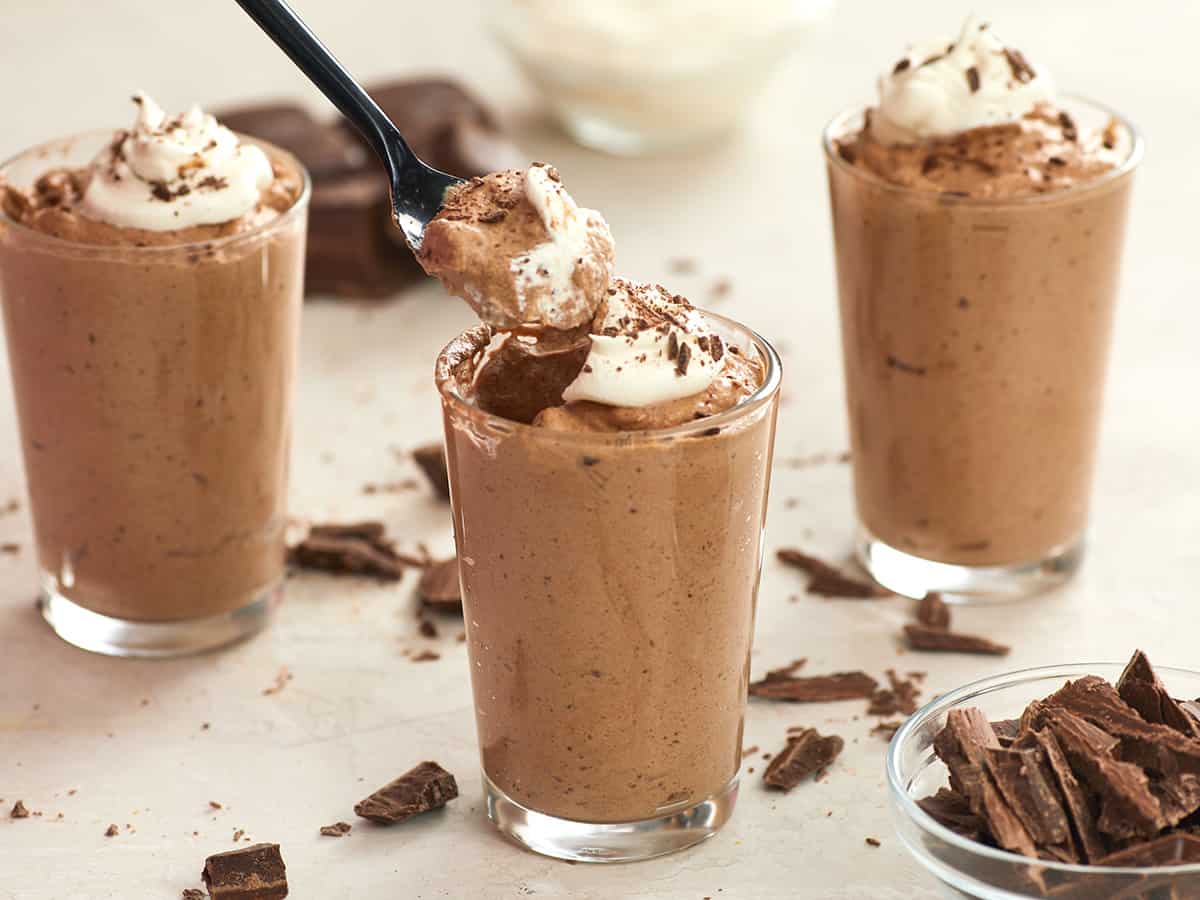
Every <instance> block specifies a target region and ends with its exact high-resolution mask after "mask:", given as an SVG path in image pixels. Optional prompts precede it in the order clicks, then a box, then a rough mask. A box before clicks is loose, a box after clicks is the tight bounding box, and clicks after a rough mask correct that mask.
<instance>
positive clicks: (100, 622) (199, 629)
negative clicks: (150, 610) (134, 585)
mask: <svg viewBox="0 0 1200 900" xmlns="http://www.w3.org/2000/svg"><path fill="white" fill-rule="evenodd" d="M282 602H283V583H282V582H280V583H278V584H275V585H273V586H271V587H270V588H268V589H267V590H265V591H263V592H262V593H261V594H259V596H258V598H257V599H256V600H254V601H253V602H252V603H248V604H246V605H245V606H242V607H239V608H238V609H234V610H230V611H229V612H224V613H219V614H217V615H215V616H206V617H204V618H202V619H182V620H180V621H177V622H133V621H129V620H126V619H116V618H113V617H111V616H105V615H101V614H100V613H96V612H92V611H91V610H89V609H84V608H83V607H82V606H80V605H79V604H77V603H75V602H74V601H72V600H68V599H67V598H66V597H65V596H63V595H62V594H61V593H59V592H58V590H57V589H56V588H55V587H54V586H53V579H48V580H47V585H46V587H44V588H43V590H42V595H41V597H40V599H39V601H38V603H39V606H40V607H41V610H42V617H43V618H45V620H46V621H47V622H49V623H50V627H51V628H53V629H54V632H55V634H57V635H58V636H59V637H60V638H62V639H63V640H64V641H66V642H67V643H69V644H74V645H75V646H76V647H79V648H80V649H82V650H90V651H91V652H93V653H102V654H104V655H106V656H128V657H143V658H147V657H148V658H165V657H172V656H187V655H188V654H191V653H200V652H202V651H204V650H212V649H214V648H216V647H222V646H224V645H226V644H231V643H233V642H234V641H239V640H241V639H243V638H246V637H249V636H250V635H252V634H254V633H255V632H257V631H260V630H262V628H263V627H265V626H266V624H267V623H268V622H269V621H270V619H271V615H272V614H273V613H274V611H275V610H276V608H278V606H279V604H280V603H282Z"/></svg>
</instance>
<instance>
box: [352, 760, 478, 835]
mask: <svg viewBox="0 0 1200 900" xmlns="http://www.w3.org/2000/svg"><path fill="white" fill-rule="evenodd" d="M457 796H458V784H457V782H455V780H454V776H453V775H451V774H450V773H449V772H447V771H446V770H445V769H443V768H442V767H441V766H439V765H438V764H437V763H435V762H428V761H427V762H423V763H421V764H419V765H417V766H415V767H413V768H412V769H409V770H408V771H407V772H405V773H404V774H403V775H401V776H400V777H399V778H397V779H396V780H395V781H392V782H389V783H388V784H386V785H384V786H383V787H381V788H380V789H379V790H377V791H376V792H375V793H373V794H372V795H371V796H369V797H368V798H367V799H366V800H363V801H362V802H361V803H356V804H355V805H354V811H355V812H356V813H357V814H358V815H360V816H362V817H363V818H364V819H370V820H371V821H372V822H379V823H380V824H382V825H391V824H394V823H396V822H403V821H404V820H405V819H411V818H412V817H413V816H415V815H419V814H420V813H423V812H429V811H430V810H432V809H438V808H439V807H442V806H445V805H446V803H447V802H449V801H450V800H453V799H454V798H455V797H457Z"/></svg>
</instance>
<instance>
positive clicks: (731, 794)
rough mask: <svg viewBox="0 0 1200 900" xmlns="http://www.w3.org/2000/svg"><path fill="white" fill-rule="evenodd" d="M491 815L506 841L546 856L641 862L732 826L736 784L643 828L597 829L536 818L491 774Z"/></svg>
mask: <svg viewBox="0 0 1200 900" xmlns="http://www.w3.org/2000/svg"><path fill="white" fill-rule="evenodd" d="M483 791H484V796H485V798H486V800H487V814H488V818H489V819H491V820H492V823H493V824H494V825H495V826H496V827H497V828H498V829H499V830H500V833H501V834H503V835H504V836H505V837H507V838H509V839H511V840H513V841H516V842H517V843H518V844H521V845H523V846H525V847H528V848H529V849H530V850H532V851H533V852H535V853H541V854H542V855H543V856H553V857H555V858H556V859H569V860H573V861H576V862H602V863H605V862H607V863H613V862H636V861H637V860H642V859H653V858H654V857H656V856H664V855H666V854H668V853H674V852H676V851H677V850H683V849H685V848H687V847H691V846H694V845H695V844H698V843H700V842H701V841H704V840H707V839H708V838H710V837H712V836H713V835H714V834H716V833H717V832H718V831H719V830H720V828H721V826H722V825H724V824H725V823H726V822H727V821H729V817H730V816H731V815H732V814H733V807H734V804H735V803H736V802H737V793H738V782H737V779H736V778H734V779H733V780H732V781H730V782H729V784H728V785H727V786H726V787H725V788H724V789H723V790H722V791H721V792H720V793H719V794H715V795H714V796H712V797H709V798H708V799H706V800H701V801H700V802H699V803H693V804H692V805H690V806H686V807H683V808H681V809H676V810H674V811H671V812H667V813H665V814H664V815H662V816H659V817H657V818H653V819H642V820H640V821H637V822H605V823H603V824H593V823H590V822H576V821H574V820H572V819H560V818H557V817H556V816H548V815H545V814H544V813H539V812H534V811H533V810H531V809H527V808H525V807H524V806H522V805H521V804H520V803H518V802H517V801H516V800H513V799H512V798H511V797H509V796H508V795H507V794H505V793H504V791H502V790H500V788H498V787H496V785H495V784H493V783H492V781H491V779H489V778H488V777H487V775H486V774H484V775H483Z"/></svg>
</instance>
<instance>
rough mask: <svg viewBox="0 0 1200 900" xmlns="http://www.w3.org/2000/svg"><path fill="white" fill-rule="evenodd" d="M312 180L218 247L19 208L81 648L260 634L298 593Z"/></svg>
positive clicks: (16, 321)
mask: <svg viewBox="0 0 1200 900" xmlns="http://www.w3.org/2000/svg"><path fill="white" fill-rule="evenodd" d="M111 140H112V132H110V131H105V132H103V133H93V134H86V135H81V136H78V137H73V138H68V139H65V140H61V141H56V142H53V143H49V144H45V145H43V146H40V147H36V148H34V149H32V150H29V151H27V152H26V153H23V154H21V155H20V156H18V157H16V158H15V159H13V160H10V161H9V162H8V163H5V164H4V165H3V167H0V175H2V176H3V178H4V179H6V180H7V181H8V182H9V183H11V184H14V185H16V186H18V187H26V186H29V185H32V184H33V182H34V181H36V180H37V178H39V177H40V176H41V175H43V174H44V173H46V172H47V171H50V170H53V169H59V168H79V167H83V166H86V165H87V163H88V162H89V161H90V160H91V159H92V158H93V157H94V156H95V154H96V153H97V152H98V151H99V149H100V148H101V147H103V146H104V145H105V143H107V142H109V141H111ZM263 148H264V149H265V150H266V151H267V153H268V155H270V156H271V157H272V158H274V159H277V160H280V161H282V162H285V163H286V164H287V165H290V166H294V167H295V169H296V171H297V172H300V173H301V174H302V175H303V171H304V170H303V168H302V167H301V166H300V164H299V163H298V162H297V161H296V160H295V159H294V158H293V157H291V156H290V155H288V154H286V153H284V152H283V151H282V150H278V149H277V148H274V147H270V146H267V145H263ZM303 177H304V189H303V192H302V194H301V196H300V197H299V199H298V200H297V202H296V203H295V204H294V205H293V206H292V207H291V208H290V209H289V210H288V211H286V212H285V213H283V214H281V215H280V216H279V217H278V218H276V219H274V220H273V221H271V222H269V223H268V224H266V225H263V226H262V227H260V228H257V229H254V230H250V231H247V232H245V233H242V234H238V235H235V236H231V237H226V238H221V239H217V240H212V241H206V242H203V243H192V244H180V245H165V246H136V245H132V244H122V245H117V246H107V245H98V244H81V243H73V242H71V241H68V240H64V239H61V238H58V237H55V236H51V235H49V234H46V233H43V232H41V231H36V230H33V229H30V228H28V227H26V226H24V225H21V224H18V223H16V222H14V221H12V220H10V219H8V218H5V217H4V216H3V215H2V214H0V302H2V303H3V308H4V325H5V332H6V334H7V339H8V344H7V345H8V362H9V368H10V369H11V372H12V379H13V389H14V393H15V397H16V406H17V413H18V417H19V419H20V426H21V443H22V449H23V453H24V458H25V472H26V478H27V482H28V489H29V500H30V508H31V512H32V516H33V526H34V534H35V538H36V542H37V551H38V559H39V563H40V567H41V578H42V597H41V607H42V613H43V615H44V616H45V618H46V620H47V621H48V622H49V623H50V625H51V626H52V627H53V628H54V630H55V631H56V632H57V633H58V634H59V635H60V636H61V637H63V638H64V639H65V640H67V641H69V642H71V643H72V644H75V645H76V646H79V647H82V648H84V649H87V650H93V651H96V652H100V653H107V654H111V655H115V656H173V655H177V654H182V653H189V652H194V651H197V650H202V649H206V648H209V647H214V646H217V645H220V644H224V643H227V642H229V641H232V640H235V639H237V638H239V637H243V636H245V635H248V634H250V633H252V632H254V631H256V630H258V629H259V628H261V627H262V626H263V625H264V624H265V623H266V622H267V619H268V617H269V615H270V613H271V611H272V610H273V609H274V608H275V607H276V606H277V605H278V603H279V602H280V600H281V599H282V591H283V575H284V524H285V515H286V501H287V482H288V456H289V452H290V442H291V422H292V415H291V409H292V399H291V398H292V387H293V381H294V371H295V367H296V348H297V338H298V330H299V322H300V306H301V300H302V292H303V291H302V288H303V277H304V243H305V232H306V221H307V209H308V194H309V190H308V182H307V176H303Z"/></svg>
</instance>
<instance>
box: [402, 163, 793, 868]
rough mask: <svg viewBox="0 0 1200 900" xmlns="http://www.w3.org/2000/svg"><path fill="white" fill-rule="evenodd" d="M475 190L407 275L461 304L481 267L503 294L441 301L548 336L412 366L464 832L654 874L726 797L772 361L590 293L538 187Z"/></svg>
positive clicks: (567, 208) (484, 341)
mask: <svg viewBox="0 0 1200 900" xmlns="http://www.w3.org/2000/svg"><path fill="white" fill-rule="evenodd" d="M488 178H489V179H493V182H492V183H490V184H489V182H488V180H487V179H481V180H478V181H477V182H473V183H472V184H471V185H469V186H468V187H467V188H466V189H465V190H464V191H463V192H462V194H461V195H460V196H458V197H451V198H450V199H449V200H448V202H447V204H446V207H445V208H444V210H443V212H448V216H447V220H448V225H447V229H440V228H437V227H436V226H431V230H430V231H427V232H426V236H425V242H426V244H425V248H424V249H423V251H422V253H423V257H424V258H423V259H422V262H423V263H425V265H426V268H427V270H429V271H431V272H434V273H435V274H438V275H439V277H442V278H443V281H445V282H446V283H447V284H448V285H450V284H452V283H453V282H454V281H455V279H454V278H448V277H446V275H447V273H446V272H445V271H444V269H443V268H442V267H441V266H440V265H439V261H450V264H451V265H454V266H461V265H462V262H463V260H468V263H469V265H471V267H472V268H473V272H472V273H471V275H470V277H468V278H467V279H466V283H467V284H468V285H470V284H473V285H474V286H475V287H478V288H482V287H484V285H483V284H482V282H481V280H480V278H479V277H478V276H479V275H481V274H482V273H484V272H485V271H486V270H487V266H485V265H484V264H483V261H482V259H479V260H476V261H477V262H478V263H479V264H478V265H474V264H471V263H470V262H469V261H470V259H471V258H472V257H471V254H466V253H463V252H462V249H463V247H462V244H463V242H464V241H469V242H471V243H474V244H477V245H478V246H482V247H488V248H492V247H496V246H504V247H505V248H506V249H505V251H504V252H505V254H508V253H514V252H515V255H512V256H511V257H509V258H511V259H512V260H513V261H514V264H515V267H516V269H517V270H518V271H517V272H516V277H515V280H514V279H513V278H512V277H511V276H508V278H507V281H508V284H507V285H505V284H500V283H497V282H496V281H492V282H491V286H492V288H493V290H491V291H485V290H478V291H471V290H466V291H463V293H464V295H466V296H468V297H469V298H471V301H472V304H473V305H475V306H476V308H477V309H478V310H479V311H480V313H481V315H482V316H483V317H484V318H485V320H487V321H489V322H497V321H500V322H505V321H507V322H508V323H509V324H511V322H512V319H513V318H514V316H515V317H518V318H519V317H520V314H521V313H523V314H525V315H526V316H528V315H531V314H536V315H537V316H538V318H539V321H541V322H544V321H545V319H546V318H547V317H548V316H553V317H556V318H558V319H559V320H560V321H561V322H562V324H563V326H564V327H563V328H558V329H552V328H546V327H544V326H539V327H538V328H536V329H533V330H532V333H531V330H530V329H528V328H524V329H519V330H513V329H511V328H507V326H506V327H505V328H497V327H492V326H491V325H487V324H485V325H481V326H479V327H478V328H475V329H473V330H471V331H468V332H466V333H465V334H463V335H461V336H460V337H458V338H457V339H455V340H454V341H453V342H451V343H450V344H449V346H447V347H446V349H445V350H444V351H443V352H442V354H441V355H440V357H439V358H438V361H437V368H436V381H437V385H438V388H439V390H440V392H441V397H442V405H443V411H444V419H445V434H446V457H447V462H448V467H449V475H450V489H451V503H452V507H453V514H454V533H455V540H456V543H457V549H458V556H459V561H460V574H461V581H462V592H463V612H464V617H465V620H466V627H467V638H468V652H469V656H470V663H471V679H472V686H473V689H474V695H475V714H476V723H477V728H478V735H479V743H480V750H481V757H482V768H483V784H484V790H485V794H486V800H487V810H488V815H489V817H490V818H491V820H492V821H493V823H495V825H496V826H497V828H498V829H499V830H500V831H501V832H502V833H503V834H505V835H506V836H508V837H509V838H511V839H513V840H515V841H517V842H519V843H521V844H523V845H525V846H527V847H528V848H530V849H532V850H535V851H537V852H539V853H543V854H546V855H549V856H554V857H560V858H564V859H571V860H580V861H599V862H615V861H628V860H637V859H646V858H650V857H654V856H659V855H661V854H664V853H670V852H673V851H676V850H680V849H683V848H684V847H688V846H691V845H693V844H696V843H698V842H699V841H702V840H704V839H705V838H708V837H710V836H712V835H713V834H715V833H716V831H717V830H718V829H719V828H720V827H721V826H722V825H723V824H724V823H725V822H726V820H727V819H728V818H729V816H730V814H731V812H732V809H733V805H734V801H735V799H736V794H737V773H738V769H739V767H740V763H741V741H742V724H743V715H744V711H745V705H746V693H747V678H748V671H749V651H750V643H751V637H752V633H753V625H754V610H755V595H756V592H757V588H758V580H759V571H760V566H761V561H762V529H763V519H764V516H765V513H766V501H767V489H768V482H769V477H770V469H771V454H772V443H773V438H774V429H775V417H776V409H777V405H778V394H779V385H780V366H779V360H778V358H777V356H776V354H775V352H774V351H773V350H772V349H771V347H770V346H769V345H768V344H767V343H766V342H765V341H764V340H763V339H762V338H761V337H759V336H758V335H756V334H754V333H753V332H752V331H750V330H749V329H747V328H745V327H743V326H741V325H739V324H737V323H735V322H732V321H730V320H728V319H724V318H722V317H719V316H715V315H711V314H707V313H703V312H701V311H699V310H697V309H695V308H693V307H692V306H691V305H690V304H689V303H688V302H687V301H686V300H685V299H684V298H682V297H679V296H672V295H671V294H670V293H669V292H667V291H666V290H665V289H663V288H662V287H660V286H655V285H646V284H637V283H633V282H628V281H625V280H623V279H612V280H611V281H609V280H608V279H607V277H605V278H603V280H602V281H601V284H600V290H599V296H597V297H592V296H590V294H591V292H590V291H588V290H586V289H582V290H581V289H579V286H580V285H581V284H584V283H593V282H594V281H595V279H593V278H592V277H591V275H590V274H588V273H591V274H594V273H595V272H596V271H599V272H601V273H604V272H605V271H606V270H607V267H608V266H609V264H610V263H611V249H612V245H611V240H610V239H608V238H607V226H604V227H603V235H602V239H598V238H597V237H596V228H598V227H599V226H603V222H602V220H599V219H598V216H596V214H594V213H592V212H591V211H589V210H578V209H577V208H575V207H574V204H573V202H571V201H570V199H569V197H567V196H566V195H565V192H563V191H561V188H560V187H558V186H556V183H550V182H545V181H544V179H543V183H541V184H540V185H539V183H538V167H534V168H533V169H531V170H530V173H529V174H528V175H527V176H525V181H526V184H525V185H524V189H523V190H522V186H521V179H522V176H521V173H507V178H508V183H507V184H505V183H503V180H502V179H498V177H497V176H488ZM497 184H499V186H500V187H499V190H498V191H497V192H496V193H498V194H499V200H500V206H501V208H506V216H505V217H503V219H504V221H503V222H496V221H495V220H494V213H489V212H488V208H489V207H492V206H495V203H494V201H495V200H496V199H497V198H496V197H495V196H492V197H490V198H489V196H488V192H489V188H495V187H496V185H497ZM473 197H474V201H481V202H474V201H473ZM563 198H566V199H565V201H564V199H563ZM504 204H511V206H508V207H505V206H504ZM466 219H469V220H470V221H469V222H467V223H466V224H464V220H466ZM481 219H482V223H483V224H479V223H480V220H481ZM585 220H586V221H587V223H588V227H584V226H583V224H582V223H583V222H584V221H585ZM539 223H541V224H539ZM447 230H449V231H450V232H452V233H451V234H450V237H449V238H448V239H447V235H446V233H445V232H446V231H447ZM589 232H590V234H589ZM531 240H532V241H534V242H538V243H536V245H535V247H534V248H533V250H532V252H529V253H526V252H524V251H523V250H521V249H520V246H521V245H523V246H525V247H528V245H529V242H530V241H531ZM447 244H451V245H455V246H453V247H448V246H447ZM510 244H511V245H510ZM606 255H607V258H605V257H606ZM527 258H528V259H532V260H533V261H535V262H536V264H535V265H533V266H532V268H530V269H529V270H528V272H529V273H531V274H532V277H531V278H529V279H526V277H525V274H523V273H524V272H525V271H526V270H524V269H522V266H524V265H525V263H523V262H522V260H525V259H527ZM560 263H561V264H563V265H564V266H565V268H562V267H560ZM581 269H582V270H586V271H581ZM539 270H541V272H542V274H541V275H540V276H539ZM505 271H508V269H507V267H505V266H500V267H498V268H493V269H491V272H492V273H493V274H496V275H501V274H502V273H503V272H505ZM461 274H462V273H461V270H460V271H459V272H457V273H456V275H457V276H458V278H457V283H458V285H459V287H461V286H462V285H463V279H462V278H461ZM559 275H563V276H564V277H562V278H561V279H560V280H557V281H556V279H557V278H558V276H559ZM576 276H579V277H576ZM539 278H540V279H542V280H540V281H539ZM514 283H515V285H516V288H517V290H516V295H517V296H515V297H509V298H508V299H511V300H513V301H514V302H513V303H512V304H508V303H506V302H504V301H503V300H502V301H501V302H500V303H499V306H502V307H505V308H504V309H501V310H497V309H496V304H493V303H491V302H490V301H489V299H488V298H489V297H501V296H504V295H506V294H507V293H508V288H511V287H512V286H513V284H514ZM556 285H557V286H556ZM535 295H536V297H535ZM593 300H595V301H598V305H597V303H596V302H591V301H593ZM581 301H582V302H581ZM567 309H577V310H579V312H577V313H573V314H569V313H565V312H564V310H567ZM573 323H574V325H573ZM576 325H577V326H578V329H577V330H575V331H574V332H573V331H572V330H571V329H572V328H573V327H575V326H576ZM573 338H574V340H573Z"/></svg>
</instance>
